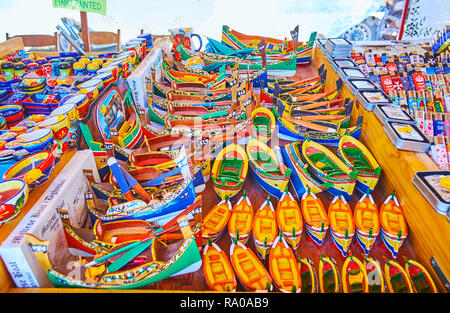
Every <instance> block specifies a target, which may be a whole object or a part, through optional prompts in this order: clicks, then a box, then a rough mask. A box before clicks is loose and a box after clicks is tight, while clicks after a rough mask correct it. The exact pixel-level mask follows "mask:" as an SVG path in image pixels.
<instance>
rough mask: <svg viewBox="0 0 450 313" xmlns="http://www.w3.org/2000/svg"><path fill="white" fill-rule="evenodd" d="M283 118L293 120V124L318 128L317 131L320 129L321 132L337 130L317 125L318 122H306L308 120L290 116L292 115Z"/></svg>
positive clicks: (313, 128)
mask: <svg viewBox="0 0 450 313" xmlns="http://www.w3.org/2000/svg"><path fill="white" fill-rule="evenodd" d="M283 118H285V119H286V121H288V122H291V123H292V124H295V125H299V126H303V127H306V128H309V129H312V130H316V131H319V132H323V133H334V132H336V130H335V129H333V128H330V127H326V126H322V125H317V124H314V123H310V122H306V121H302V120H298V119H296V118H290V117H283Z"/></svg>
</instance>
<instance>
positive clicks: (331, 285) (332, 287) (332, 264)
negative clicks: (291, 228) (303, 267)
mask: <svg viewBox="0 0 450 313" xmlns="http://www.w3.org/2000/svg"><path fill="white" fill-rule="evenodd" d="M317 272H318V276H319V291H320V292H321V293H339V291H340V289H341V286H340V281H339V271H338V268H337V266H336V261H335V260H334V259H333V258H332V257H329V256H323V255H322V254H321V255H320V261H319V270H318V271H317Z"/></svg>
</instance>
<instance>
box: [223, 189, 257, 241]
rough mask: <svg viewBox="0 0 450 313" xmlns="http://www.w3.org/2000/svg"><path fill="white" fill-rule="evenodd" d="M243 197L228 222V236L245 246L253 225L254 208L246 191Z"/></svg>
mask: <svg viewBox="0 0 450 313" xmlns="http://www.w3.org/2000/svg"><path fill="white" fill-rule="evenodd" d="M242 192H243V195H242V197H241V198H240V199H239V200H238V202H237V203H236V204H235V205H234V206H233V208H232V209H231V216H230V220H229V221H228V234H229V235H230V238H231V240H233V239H234V238H237V239H238V240H239V241H240V242H241V243H243V244H244V245H245V244H246V243H247V241H248V238H249V237H250V232H251V231H252V225H253V206H252V203H251V202H250V198H249V197H247V194H246V191H245V189H244V190H243V191H242Z"/></svg>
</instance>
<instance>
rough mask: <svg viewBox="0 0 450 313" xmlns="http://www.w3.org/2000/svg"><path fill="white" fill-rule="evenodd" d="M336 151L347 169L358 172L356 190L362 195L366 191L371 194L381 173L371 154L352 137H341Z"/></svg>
mask: <svg viewBox="0 0 450 313" xmlns="http://www.w3.org/2000/svg"><path fill="white" fill-rule="evenodd" d="M338 151H339V156H340V157H341V158H342V160H343V161H344V162H345V163H346V164H347V165H348V166H349V167H352V168H353V169H355V170H357V171H358V176H357V178H356V188H358V189H359V190H360V191H361V192H363V193H366V192H367V191H368V192H369V193H371V192H372V191H373V190H374V189H375V186H376V184H377V183H378V179H379V178H380V175H381V171H382V168H381V166H380V165H379V164H378V162H377V160H375V158H374V157H373V155H372V153H370V151H369V150H368V149H367V148H366V147H365V146H364V145H363V144H362V143H361V142H360V141H358V140H357V139H355V138H353V137H352V136H342V137H341V139H340V140H339V150H338Z"/></svg>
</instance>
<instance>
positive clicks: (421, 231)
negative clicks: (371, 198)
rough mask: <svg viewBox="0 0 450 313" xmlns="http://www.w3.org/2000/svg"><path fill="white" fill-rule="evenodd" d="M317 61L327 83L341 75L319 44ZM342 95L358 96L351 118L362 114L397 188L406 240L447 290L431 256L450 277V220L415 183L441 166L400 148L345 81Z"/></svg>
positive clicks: (367, 138) (389, 183) (366, 138)
mask: <svg viewBox="0 0 450 313" xmlns="http://www.w3.org/2000/svg"><path fill="white" fill-rule="evenodd" d="M314 63H315V65H316V66H320V65H321V64H322V63H324V64H325V68H326V69H327V70H328V72H327V85H329V84H334V81H335V79H337V78H338V77H339V76H338V74H337V73H336V72H335V71H334V70H333V69H332V68H331V66H330V64H329V62H328V61H327V59H326V58H325V56H324V55H323V54H322V52H321V51H320V50H319V49H318V48H315V49H314ZM333 86H334V85H333ZM328 88H329V86H328ZM342 95H343V96H344V97H348V98H351V99H353V100H355V106H354V109H353V114H352V120H353V121H354V120H356V118H357V116H359V115H361V116H363V118H364V120H363V126H362V132H361V138H360V140H361V142H363V143H364V144H365V145H366V146H367V147H368V149H369V150H370V151H371V152H372V153H373V155H374V157H375V158H376V159H377V161H378V162H379V164H380V165H381V166H382V167H383V173H382V180H383V181H384V182H385V184H386V187H387V188H388V189H389V190H395V193H396V195H398V200H399V202H400V204H401V205H402V207H403V210H404V214H405V217H406V220H407V223H408V228H409V236H408V239H407V240H408V241H411V243H412V246H413V248H414V251H415V252H416V256H417V261H418V262H420V263H421V264H423V265H424V266H425V267H426V269H427V270H428V271H429V272H430V273H431V274H432V275H433V278H434V280H435V282H436V283H437V284H438V285H439V288H440V289H441V290H442V291H444V290H445V289H444V286H443V284H442V283H441V281H440V280H439V279H438V277H437V275H436V273H435V272H434V270H433V269H432V267H431V265H430V258H431V257H432V256H434V257H435V259H436V261H437V263H438V264H439V266H440V267H441V269H442V271H443V272H444V274H445V275H446V277H447V278H449V279H450V257H449V247H450V223H448V221H447V219H446V217H445V216H443V215H440V214H438V213H436V211H435V210H434V209H433V208H432V207H431V205H430V204H429V203H428V201H427V200H426V199H425V197H424V196H422V194H421V193H420V191H419V190H418V189H417V188H416V187H415V186H414V184H413V183H412V179H413V177H414V175H415V173H416V172H417V171H430V170H439V168H438V167H437V165H436V164H435V163H434V162H433V161H432V160H431V158H430V157H429V156H428V155H427V154H425V153H415V152H411V151H402V150H398V149H397V148H396V147H395V146H394V145H393V144H392V143H391V141H390V139H389V138H388V136H387V135H386V133H385V132H384V130H383V125H382V124H381V122H380V121H379V120H378V119H377V117H376V116H375V114H374V113H373V112H368V111H366V110H365V109H364V108H363V107H362V106H361V105H360V104H359V102H357V100H356V98H355V97H354V96H353V95H352V94H351V93H350V91H349V90H348V89H347V87H346V86H345V84H344V88H343V91H342Z"/></svg>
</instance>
